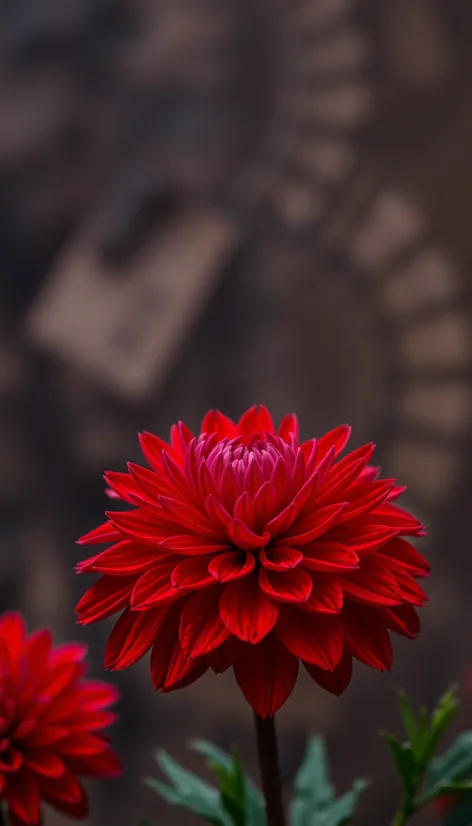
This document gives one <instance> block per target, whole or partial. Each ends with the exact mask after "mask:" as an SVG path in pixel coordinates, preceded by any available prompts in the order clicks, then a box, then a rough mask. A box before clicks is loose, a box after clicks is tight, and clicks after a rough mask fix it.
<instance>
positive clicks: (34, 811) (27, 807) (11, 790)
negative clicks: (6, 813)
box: [5, 767, 41, 826]
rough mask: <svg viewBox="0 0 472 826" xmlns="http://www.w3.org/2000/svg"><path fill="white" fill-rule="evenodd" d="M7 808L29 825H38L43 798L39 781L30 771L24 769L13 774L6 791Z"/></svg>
mask: <svg viewBox="0 0 472 826" xmlns="http://www.w3.org/2000/svg"><path fill="white" fill-rule="evenodd" d="M5 798H6V802H7V806H8V808H9V810H10V811H11V813H12V815H14V816H16V817H17V818H18V819H19V820H20V821H22V822H23V823H24V824H25V826H27V824H30V823H32V824H36V823H38V820H39V807H40V804H41V798H40V794H39V787H38V783H37V780H36V778H35V776H34V774H33V772H31V771H30V770H29V769H27V768H26V767H24V768H22V769H21V770H20V771H19V772H16V773H15V774H11V775H10V776H9V778H8V783H7V786H6V790H5Z"/></svg>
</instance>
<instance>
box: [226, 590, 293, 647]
mask: <svg viewBox="0 0 472 826" xmlns="http://www.w3.org/2000/svg"><path fill="white" fill-rule="evenodd" d="M279 611H280V606H279V604H278V603H277V602H275V601H274V600H272V599H270V597H268V596H267V595H266V594H264V593H263V591H261V589H260V588H259V583H258V580H257V576H256V575H255V574H253V575H252V576H249V577H245V578H244V579H239V580H236V581H235V582H230V583H229V584H228V585H225V587H224V590H223V593H222V595H221V598H220V615H221V619H222V620H223V622H224V624H225V625H226V627H227V628H228V629H229V631H231V633H232V634H234V635H235V636H236V637H238V638H239V639H240V640H243V642H250V643H253V644H255V643H258V642H260V641H261V640H262V639H263V638H264V637H265V636H267V634H268V633H269V631H271V630H272V628H273V627H274V625H275V623H276V622H277V619H278V617H279Z"/></svg>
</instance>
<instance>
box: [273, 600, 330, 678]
mask: <svg viewBox="0 0 472 826" xmlns="http://www.w3.org/2000/svg"><path fill="white" fill-rule="evenodd" d="M276 631H277V635H278V637H279V639H280V640H281V641H282V642H283V644H284V645H285V647H286V648H288V650H289V651H291V652H292V654H295V656H296V657H300V659H301V660H306V661H307V662H311V663H313V665H318V666H319V667H320V668H325V669H330V670H332V669H333V668H335V667H336V666H337V664H338V662H339V660H340V658H341V654H342V651H343V646H344V634H343V627H342V623H341V619H340V617H339V616H334V615H332V616H331V615H323V614H319V615H317V616H315V615H314V614H309V613H307V612H305V611H300V610H297V608H294V607H292V606H288V605H287V606H283V609H282V611H281V614H280V619H279V622H278V623H277V629H276Z"/></svg>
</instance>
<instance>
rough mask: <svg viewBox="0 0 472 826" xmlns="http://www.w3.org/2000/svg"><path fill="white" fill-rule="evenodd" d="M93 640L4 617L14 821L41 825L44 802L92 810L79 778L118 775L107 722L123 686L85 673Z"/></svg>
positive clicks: (7, 775)
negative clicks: (61, 638) (55, 640)
mask: <svg viewBox="0 0 472 826" xmlns="http://www.w3.org/2000/svg"><path fill="white" fill-rule="evenodd" d="M86 651H87V649H86V647H85V646H83V645H78V644H76V643H71V644H68V645H63V646H58V647H53V646H52V638H51V632H50V631H48V630H41V631H37V632H36V633H34V634H32V635H31V636H27V634H26V630H25V625H24V622H23V618H22V617H21V615H20V614H18V613H7V614H4V615H3V616H2V617H1V618H0V669H1V671H0V673H1V677H0V680H1V682H0V686H1V687H0V800H2V801H5V802H6V805H7V808H8V812H9V820H10V823H11V824H12V826H37V824H39V823H40V808H41V803H42V802H45V803H49V804H50V805H52V806H53V807H54V808H56V809H57V810H59V811H60V812H64V813H66V814H68V815H69V816H71V817H76V818H82V817H85V816H86V814H87V797H86V794H85V791H84V789H83V787H82V785H81V782H80V777H113V776H115V775H116V774H118V773H119V772H120V764H119V761H118V758H117V757H116V756H115V754H114V753H113V751H112V750H111V748H110V746H109V743H108V740H107V739H106V737H105V735H104V734H103V733H102V729H103V728H105V727H106V726H108V725H109V724H110V723H112V722H113V721H114V719H115V715H114V714H112V713H111V712H110V711H109V709H108V707H109V706H110V705H112V704H113V703H115V702H116V700H117V692H116V690H115V689H114V688H113V687H112V686H109V685H107V684H106V683H101V682H93V681H91V680H84V679H83V677H84V674H85V672H86V664H85V663H84V662H83V660H84V657H85V654H86Z"/></svg>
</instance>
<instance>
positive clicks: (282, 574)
mask: <svg viewBox="0 0 472 826" xmlns="http://www.w3.org/2000/svg"><path fill="white" fill-rule="evenodd" d="M259 585H260V587H261V589H262V590H263V591H264V592H265V593H266V594H267V595H268V596H270V597H273V598H274V599H276V600H279V601H280V602H306V601H307V599H308V597H309V596H310V594H311V589H312V587H313V582H312V579H311V576H310V574H309V573H308V571H304V570H303V568H293V569H292V570H289V571H269V570H267V568H260V569H259Z"/></svg>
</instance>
